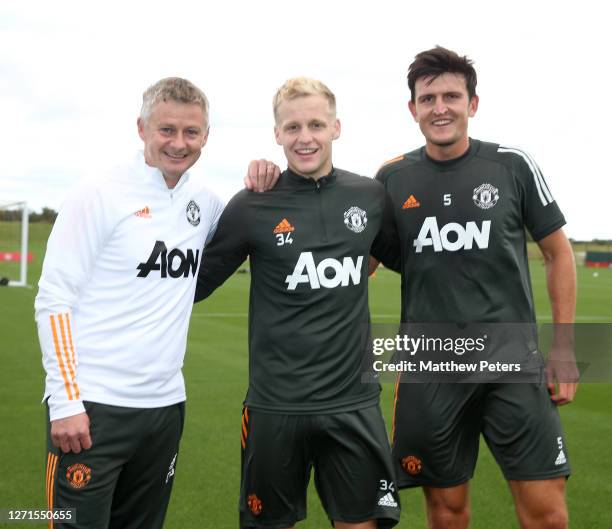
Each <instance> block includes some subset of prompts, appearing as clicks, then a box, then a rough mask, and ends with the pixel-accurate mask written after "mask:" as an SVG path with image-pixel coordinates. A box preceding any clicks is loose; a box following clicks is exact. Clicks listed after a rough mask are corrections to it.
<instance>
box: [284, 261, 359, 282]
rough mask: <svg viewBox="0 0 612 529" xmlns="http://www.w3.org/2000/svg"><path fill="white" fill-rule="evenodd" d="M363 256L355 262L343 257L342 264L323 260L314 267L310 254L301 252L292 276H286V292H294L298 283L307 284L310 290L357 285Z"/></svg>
mask: <svg viewBox="0 0 612 529" xmlns="http://www.w3.org/2000/svg"><path fill="white" fill-rule="evenodd" d="M362 263H363V256H362V255H360V256H359V257H357V262H355V261H353V259H352V258H351V257H345V258H344V259H342V262H340V261H338V260H337V259H332V258H329V257H328V258H327V259H323V260H322V261H321V262H320V263H319V264H318V265H316V266H315V262H314V259H313V257H312V252H302V253H301V254H300V258H299V259H298V262H297V264H296V265H295V269H294V270H293V274H291V275H289V276H287V279H285V283H287V290H295V287H297V286H298V285H299V284H300V283H309V284H310V288H321V287H323V288H336V287H338V286H343V287H346V286H349V285H350V284H351V282H352V283H353V285H358V284H359V283H360V282H361V265H362Z"/></svg>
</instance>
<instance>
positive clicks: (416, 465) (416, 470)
mask: <svg viewBox="0 0 612 529" xmlns="http://www.w3.org/2000/svg"><path fill="white" fill-rule="evenodd" d="M402 468H403V469H404V470H405V471H406V472H408V474H410V475H412V476H416V475H417V474H420V473H421V469H422V468H423V462H422V461H421V460H420V459H419V458H418V457H416V456H406V457H404V458H403V459H402Z"/></svg>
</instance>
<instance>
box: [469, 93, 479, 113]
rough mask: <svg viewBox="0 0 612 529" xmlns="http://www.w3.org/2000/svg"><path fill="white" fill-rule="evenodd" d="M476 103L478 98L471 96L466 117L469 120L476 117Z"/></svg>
mask: <svg viewBox="0 0 612 529" xmlns="http://www.w3.org/2000/svg"><path fill="white" fill-rule="evenodd" d="M478 101H479V99H478V96H473V97H472V99H470V104H469V106H468V116H470V117H471V118H473V117H474V116H475V115H476V111H477V110H478Z"/></svg>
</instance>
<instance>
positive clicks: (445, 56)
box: [408, 46, 476, 103]
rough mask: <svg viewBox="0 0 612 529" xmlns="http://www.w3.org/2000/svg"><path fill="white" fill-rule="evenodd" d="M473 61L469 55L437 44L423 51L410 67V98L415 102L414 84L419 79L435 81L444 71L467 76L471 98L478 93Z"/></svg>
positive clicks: (467, 85)
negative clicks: (460, 53) (466, 55)
mask: <svg viewBox="0 0 612 529" xmlns="http://www.w3.org/2000/svg"><path fill="white" fill-rule="evenodd" d="M472 65H473V62H472V61H471V60H470V59H468V58H467V57H465V56H464V57H461V56H460V55H459V54H458V53H456V52H454V51H452V50H448V49H446V48H443V47H442V46H436V47H435V48H433V49H431V50H427V51H422V52H421V53H419V54H418V55H417V56H416V57H415V58H414V61H413V62H412V64H411V65H410V66H409V68H408V88H410V99H411V100H412V102H413V103H414V97H415V92H414V85H415V84H416V82H417V79H421V78H422V77H427V78H430V79H429V80H428V82H427V84H429V83H431V82H433V81H434V80H435V79H436V78H437V77H439V76H440V75H442V74H444V73H457V74H461V75H463V77H465V85H466V87H467V92H468V96H469V98H470V99H472V97H474V96H475V95H476V70H475V69H474V66H472Z"/></svg>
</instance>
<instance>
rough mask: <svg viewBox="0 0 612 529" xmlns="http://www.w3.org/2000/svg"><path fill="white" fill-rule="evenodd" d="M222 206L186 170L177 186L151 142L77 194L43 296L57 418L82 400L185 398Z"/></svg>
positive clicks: (49, 392) (60, 224)
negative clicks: (147, 153)
mask: <svg viewBox="0 0 612 529" xmlns="http://www.w3.org/2000/svg"><path fill="white" fill-rule="evenodd" d="M222 209H223V204H222V203H221V201H220V200H219V199H218V198H217V197H216V195H214V194H213V193H212V192H210V191H209V190H207V189H206V188H205V187H203V186H202V185H201V184H200V183H199V182H197V181H196V179H194V178H190V176H189V174H188V173H185V174H184V175H183V176H182V177H181V179H180V181H179V183H178V184H177V186H176V187H175V188H174V189H168V187H167V186H166V183H165V181H164V178H163V176H162V174H161V172H160V171H159V170H158V169H155V168H153V167H149V166H148V165H146V164H145V161H144V155H143V153H142V152H140V153H139V154H138V155H137V156H136V158H135V159H134V160H133V161H132V163H131V164H129V165H127V166H125V167H122V168H118V169H115V170H113V171H111V172H110V174H109V175H107V176H106V177H105V178H100V179H96V180H91V181H85V182H83V183H82V184H81V185H80V186H78V188H77V189H76V190H75V191H74V192H73V193H72V194H71V195H70V196H69V198H68V199H67V200H66V201H65V203H64V205H63V206H62V208H61V210H60V213H59V215H58V217H57V220H56V222H55V225H54V226H53V230H52V232H51V235H50V237H49V242H48V244H47V253H46V255H45V261H44V264H43V271H42V276H41V278H40V282H39V291H38V295H37V296H36V302H35V309H36V322H37V324H38V336H39V339H40V345H41V349H42V354H43V365H44V368H45V371H46V372H47V377H46V381H45V395H44V398H47V397H48V404H49V409H50V419H51V420H56V419H61V418H63V417H68V416H71V415H76V414H78V413H81V412H83V411H84V407H83V404H82V401H84V400H86V401H93V402H99V403H103V404H110V405H115V406H127V407H135V408H156V407H162V406H169V405H171V404H175V403H177V402H182V401H184V400H185V383H184V380H183V375H182V373H181V368H182V365H183V358H184V356H185V348H186V343H187V329H188V325H189V317H190V315H191V309H192V306H193V297H194V291H195V284H196V278H197V272H198V268H199V265H200V259H201V257H202V251H203V248H204V245H205V243H206V242H207V241H208V240H209V239H210V238H211V237H212V235H213V233H214V231H215V229H216V226H217V221H218V219H219V216H220V214H221V211H222Z"/></svg>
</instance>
